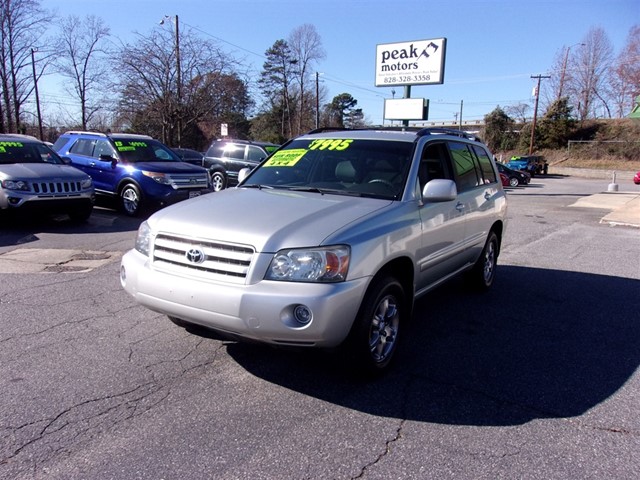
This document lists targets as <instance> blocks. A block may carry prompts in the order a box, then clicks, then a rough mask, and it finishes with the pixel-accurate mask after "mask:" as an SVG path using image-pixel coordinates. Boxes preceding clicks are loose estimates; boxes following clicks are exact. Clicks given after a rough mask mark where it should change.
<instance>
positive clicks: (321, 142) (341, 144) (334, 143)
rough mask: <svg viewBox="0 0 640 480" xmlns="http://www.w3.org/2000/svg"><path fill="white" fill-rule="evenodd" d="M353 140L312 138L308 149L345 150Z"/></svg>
mask: <svg viewBox="0 0 640 480" xmlns="http://www.w3.org/2000/svg"><path fill="white" fill-rule="evenodd" d="M352 142H353V140H346V139H341V138H338V139H331V138H323V139H318V140H314V141H313V142H311V144H310V145H309V150H346V149H347V148H349V145H351V143H352Z"/></svg>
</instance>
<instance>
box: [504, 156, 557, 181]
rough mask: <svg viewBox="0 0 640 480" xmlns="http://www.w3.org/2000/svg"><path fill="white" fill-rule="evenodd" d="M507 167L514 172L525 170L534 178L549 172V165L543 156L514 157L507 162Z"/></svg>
mask: <svg viewBox="0 0 640 480" xmlns="http://www.w3.org/2000/svg"><path fill="white" fill-rule="evenodd" d="M507 167H509V168H511V169H513V170H523V171H525V172H527V173H529V175H531V176H532V177H534V176H536V175H539V174H544V175H546V174H547V173H548V172H549V164H548V163H547V161H546V160H545V159H544V157H543V156H541V155H520V156H513V157H511V160H509V161H508V162H507Z"/></svg>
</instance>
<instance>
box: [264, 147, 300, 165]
mask: <svg viewBox="0 0 640 480" xmlns="http://www.w3.org/2000/svg"><path fill="white" fill-rule="evenodd" d="M305 153H307V150H305V149H304V148H292V149H291V150H280V151H279V152H276V153H274V154H273V156H272V157H271V158H270V159H269V160H267V161H266V162H265V163H264V165H263V166H264V167H293V166H294V165H295V164H296V163H298V160H300V159H301V158H302V157H304V155H305Z"/></svg>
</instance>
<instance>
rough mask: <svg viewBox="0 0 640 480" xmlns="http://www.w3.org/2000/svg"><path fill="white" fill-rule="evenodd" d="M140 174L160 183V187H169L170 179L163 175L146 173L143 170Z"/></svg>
mask: <svg viewBox="0 0 640 480" xmlns="http://www.w3.org/2000/svg"><path fill="white" fill-rule="evenodd" d="M142 174H143V175H145V176H147V177H149V178H151V179H153V180H155V181H156V182H158V183H161V184H162V185H171V179H170V178H169V177H168V176H167V175H165V174H164V173H158V172H147V171H145V170H142Z"/></svg>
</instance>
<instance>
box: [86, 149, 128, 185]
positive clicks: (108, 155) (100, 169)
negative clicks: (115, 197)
mask: <svg viewBox="0 0 640 480" xmlns="http://www.w3.org/2000/svg"><path fill="white" fill-rule="evenodd" d="M89 167H90V169H91V172H90V173H89V174H90V175H91V176H92V177H93V179H94V184H95V187H96V190H98V189H99V190H102V191H105V192H110V193H114V189H115V184H116V180H115V179H116V176H117V175H118V172H117V169H118V168H123V167H122V166H120V165H119V164H118V154H117V153H116V151H115V149H114V148H113V146H112V145H111V143H110V142H109V140H107V139H98V140H96V142H95V145H94V147H93V154H92V160H91V162H90V163H89Z"/></svg>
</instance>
